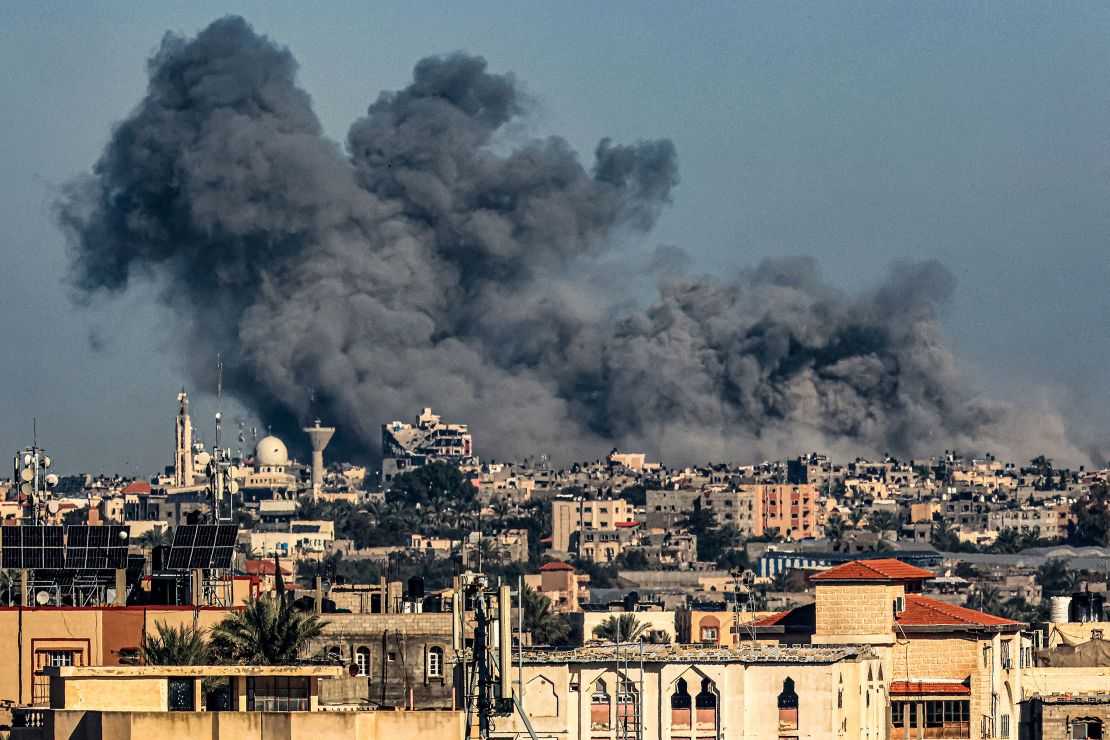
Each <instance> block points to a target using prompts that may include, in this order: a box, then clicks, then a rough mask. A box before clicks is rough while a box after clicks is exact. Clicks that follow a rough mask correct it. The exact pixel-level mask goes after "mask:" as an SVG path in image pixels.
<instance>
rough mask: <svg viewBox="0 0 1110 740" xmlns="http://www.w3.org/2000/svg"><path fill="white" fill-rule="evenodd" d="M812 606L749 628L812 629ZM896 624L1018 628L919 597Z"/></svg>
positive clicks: (911, 597)
mask: <svg viewBox="0 0 1110 740" xmlns="http://www.w3.org/2000/svg"><path fill="white" fill-rule="evenodd" d="M813 610H814V605H813V604H806V605H804V606H798V607H795V608H793V609H787V610H786V611H784V612H779V613H778V614H772V615H771V616H769V617H764V618H763V619H759V620H756V621H755V622H753V623H752V624H754V625H755V626H756V627H777V626H790V625H793V626H803V625H804V626H806V627H808V628H810V629H812V628H813V627H814V623H815V621H816V619H815V616H814V611H813ZM896 621H897V622H898V624H899V626H901V627H964V628H967V627H971V628H974V627H996V626H1005V625H1018V624H1021V622H1015V621H1013V620H1010V619H1003V618H1002V617H996V616H994V615H993V614H986V613H984V612H977V611H975V610H974V609H968V608H967V607H963V606H954V605H952V604H947V603H945V602H943V601H937V600H936V599H930V598H928V597H927V596H921V595H919V594H906V608H905V610H904V611H901V612H899V613H898V614H897V615H896Z"/></svg>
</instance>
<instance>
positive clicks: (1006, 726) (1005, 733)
mask: <svg viewBox="0 0 1110 740" xmlns="http://www.w3.org/2000/svg"><path fill="white" fill-rule="evenodd" d="M998 736H999V737H1000V738H1003V740H1007V739H1008V738H1009V737H1010V715H1008V714H1004V715H1002V717H1000V718H999V720H998Z"/></svg>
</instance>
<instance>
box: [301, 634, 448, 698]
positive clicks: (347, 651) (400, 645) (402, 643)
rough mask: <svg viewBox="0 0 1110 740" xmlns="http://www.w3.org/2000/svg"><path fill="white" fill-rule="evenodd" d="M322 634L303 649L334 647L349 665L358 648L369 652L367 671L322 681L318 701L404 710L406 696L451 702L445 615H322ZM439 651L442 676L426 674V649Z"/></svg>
mask: <svg viewBox="0 0 1110 740" xmlns="http://www.w3.org/2000/svg"><path fill="white" fill-rule="evenodd" d="M324 619H325V621H326V622H327V623H328V624H327V626H326V627H324V634H323V636H322V637H321V638H319V639H318V640H315V641H314V642H313V643H312V644H311V645H310V648H309V651H310V652H317V651H321V650H324V649H326V648H328V647H338V648H339V649H340V658H341V660H343V662H344V663H347V664H353V663H355V662H356V661H355V657H356V654H357V652H358V650H359V649H363V650H366V651H367V652H368V653H369V655H368V658H369V671H368V675H365V676H357V677H353V678H343V679H338V680H333V681H324V682H322V683H321V685H320V701H321V703H322V704H324V705H329V704H356V705H365V706H385V707H393V708H405V707H407V706H409V701H410V696H411V699H412V701H413V703H414V705H415V706H417V707H421V708H424V709H450V708H452V707H453V706H454V704H453V701H454V670H453V669H454V666H453V664H452V663H451V661H452V660H453V658H454V650H453V646H452V642H451V615H450V614H448V613H442V612H424V613H421V614H396V613H395V614H328V615H325V617H324ZM433 647H438V648H439V649H440V650H442V651H443V657H444V666H443V675H442V676H438V677H437V676H430V675H428V671H427V667H428V652H429V650H430V649H431V648H433Z"/></svg>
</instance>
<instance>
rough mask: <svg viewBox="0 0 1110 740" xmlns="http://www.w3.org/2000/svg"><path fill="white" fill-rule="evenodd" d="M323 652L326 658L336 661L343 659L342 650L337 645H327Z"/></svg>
mask: <svg viewBox="0 0 1110 740" xmlns="http://www.w3.org/2000/svg"><path fill="white" fill-rule="evenodd" d="M324 653H325V654H326V655H327V656H328V660H330V661H333V662H336V663H338V662H339V661H341V660H342V659H343V652H342V651H341V650H340V649H339V646H338V645H328V646H327V648H326V649H325V650H324Z"/></svg>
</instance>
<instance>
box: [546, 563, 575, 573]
mask: <svg viewBox="0 0 1110 740" xmlns="http://www.w3.org/2000/svg"><path fill="white" fill-rule="evenodd" d="M540 570H541V571H544V572H548V573H549V572H551V571H553V570H574V566H573V565H568V564H567V563H560V562H559V561H557V560H553V561H551V562H550V563H544V564H543V565H541V566H540Z"/></svg>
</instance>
